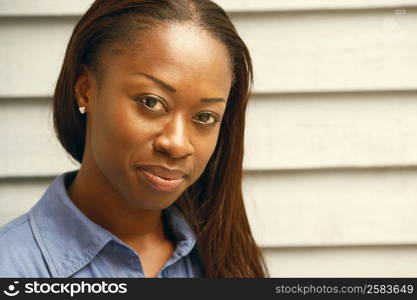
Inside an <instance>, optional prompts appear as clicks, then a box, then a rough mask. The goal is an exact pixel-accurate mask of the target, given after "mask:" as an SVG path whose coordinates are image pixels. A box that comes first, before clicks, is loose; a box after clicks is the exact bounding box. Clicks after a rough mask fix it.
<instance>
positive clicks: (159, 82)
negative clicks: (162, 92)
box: [138, 72, 177, 93]
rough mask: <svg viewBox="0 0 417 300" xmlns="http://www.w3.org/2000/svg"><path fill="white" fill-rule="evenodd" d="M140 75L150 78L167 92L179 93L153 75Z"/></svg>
mask: <svg viewBox="0 0 417 300" xmlns="http://www.w3.org/2000/svg"><path fill="white" fill-rule="evenodd" d="M138 74H140V75H143V76H145V77H146V78H148V79H150V80H152V81H153V82H155V83H157V84H159V85H160V86H162V87H163V88H165V89H166V90H168V91H170V92H172V93H176V92H177V90H176V89H175V88H174V87H172V86H170V85H169V84H168V83H166V82H163V81H162V80H160V79H158V78H156V77H153V76H152V75H149V74H146V73H142V72H139V73H138Z"/></svg>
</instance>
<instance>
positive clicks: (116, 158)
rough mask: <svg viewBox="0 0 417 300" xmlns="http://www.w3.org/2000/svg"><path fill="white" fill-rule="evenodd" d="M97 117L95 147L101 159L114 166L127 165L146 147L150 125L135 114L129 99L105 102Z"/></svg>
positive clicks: (109, 165)
mask: <svg viewBox="0 0 417 300" xmlns="http://www.w3.org/2000/svg"><path fill="white" fill-rule="evenodd" d="M103 102H104V101H103ZM94 117H95V120H94V121H95V122H93V124H92V125H93V132H92V148H93V152H94V154H95V156H96V159H97V160H99V161H100V162H98V163H99V164H100V165H102V166H103V167H111V168H114V169H117V168H119V169H120V168H122V167H128V164H129V159H130V158H131V156H132V155H133V154H134V153H135V152H136V151H138V149H140V147H142V148H145V145H146V140H147V137H148V136H149V135H150V130H151V129H150V127H149V126H147V125H146V124H143V122H144V121H141V120H140V119H139V118H137V116H136V117H135V112H134V108H132V107H131V106H130V105H129V103H127V104H120V105H108V106H103V107H101V108H99V109H98V111H97V112H96V114H95V116H94Z"/></svg>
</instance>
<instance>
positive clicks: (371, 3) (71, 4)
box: [0, 0, 417, 17]
mask: <svg viewBox="0 0 417 300" xmlns="http://www.w3.org/2000/svg"><path fill="white" fill-rule="evenodd" d="M92 2H93V1H92V0H71V1H65V0H58V1H57V0H36V1H27V0H2V1H1V2H0V17H1V16H65V15H69V16H72V15H75V16H78V15H81V14H83V13H84V12H85V11H86V10H87V8H88V7H89V5H90V4H91V3H92ZM215 2H217V3H218V4H219V5H221V6H222V7H223V8H224V9H225V10H226V11H228V12H231V13H234V12H257V11H288V10H319V9H367V8H380V7H395V8H398V7H400V8H403V7H410V6H416V5H417V1H415V0H366V1H364V0H280V1H276V0H257V1H253V0H218V1H215Z"/></svg>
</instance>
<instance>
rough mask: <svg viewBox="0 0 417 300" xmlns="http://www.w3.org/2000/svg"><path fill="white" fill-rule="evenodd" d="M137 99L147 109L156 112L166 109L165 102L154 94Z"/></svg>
mask: <svg viewBox="0 0 417 300" xmlns="http://www.w3.org/2000/svg"><path fill="white" fill-rule="evenodd" d="M138 100H139V101H140V102H141V103H142V104H143V106H145V107H146V108H147V109H149V110H152V111H157V112H165V111H167V109H166V107H165V104H164V103H163V102H162V100H160V99H159V98H157V97H155V96H150V95H146V96H142V97H139V98H138Z"/></svg>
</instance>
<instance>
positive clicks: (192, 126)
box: [81, 23, 232, 210]
mask: <svg viewBox="0 0 417 300" xmlns="http://www.w3.org/2000/svg"><path fill="white" fill-rule="evenodd" d="M121 49H122V51H121V52H120V53H117V54H114V53H107V52H109V51H107V52H106V51H105V52H104V53H103V55H102V57H101V58H100V59H101V64H102V65H101V68H102V69H103V75H102V76H100V79H99V80H98V81H97V80H95V79H94V80H93V84H91V87H90V89H89V91H88V95H89V103H86V106H87V116H88V118H87V136H86V150H85V151H86V152H88V154H87V155H85V158H86V159H88V157H90V158H91V160H92V161H91V162H90V164H91V163H92V164H94V165H95V167H96V168H97V169H98V170H100V172H101V173H102V174H103V175H104V178H106V180H107V182H108V183H109V184H110V185H111V187H112V189H113V190H115V191H117V193H118V194H120V195H122V196H123V198H124V199H126V201H127V202H128V203H129V204H130V205H133V206H136V207H138V208H141V209H150V210H153V209H163V208H165V207H167V206H169V205H170V204H172V203H173V202H174V201H176V200H177V199H178V197H179V196H180V195H181V194H182V193H183V192H184V191H185V190H186V189H187V188H188V187H189V186H190V185H191V184H193V183H194V182H195V181H196V180H197V179H198V178H199V177H200V175H201V174H202V173H203V171H204V169H205V167H206V165H207V162H208V161H209V159H210V157H211V155H212V154H213V152H214V149H215V147H216V144H217V139H218V136H219V131H220V125H221V121H222V118H223V116H224V112H225V109H226V105H227V99H228V95H229V92H230V87H231V84H232V71H231V65H230V59H229V56H228V52H227V49H226V47H225V46H224V44H223V43H222V42H220V41H219V40H217V39H215V38H214V37H213V36H212V35H210V34H209V33H208V32H207V31H205V30H203V29H201V28H199V27H198V26H196V25H194V24H188V23H185V24H168V25H167V24H165V25H158V26H155V27H154V28H153V29H152V30H151V31H147V32H145V33H144V32H139V33H138V34H137V39H136V41H135V43H134V45H133V46H132V45H130V46H127V47H124V46H121ZM91 74H92V73H91ZM94 78H95V77H94ZM81 105H83V104H81Z"/></svg>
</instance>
